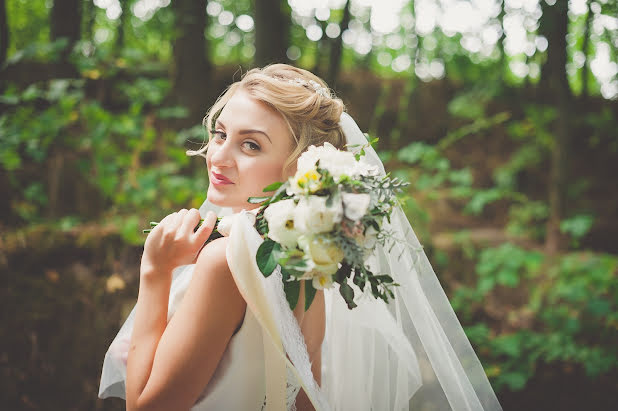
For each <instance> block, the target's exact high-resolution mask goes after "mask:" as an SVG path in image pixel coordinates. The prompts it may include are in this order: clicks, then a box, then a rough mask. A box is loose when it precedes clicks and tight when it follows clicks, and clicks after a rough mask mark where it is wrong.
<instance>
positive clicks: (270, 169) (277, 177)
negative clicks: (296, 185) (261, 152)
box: [251, 161, 283, 192]
mask: <svg viewBox="0 0 618 411" xmlns="http://www.w3.org/2000/svg"><path fill="white" fill-rule="evenodd" d="M282 169H283V164H280V163H279V162H275V161H272V162H268V163H266V164H262V165H261V166H260V167H259V170H260V172H259V173H256V172H252V173H251V176H252V179H253V181H254V184H255V185H256V188H258V190H259V191H260V192H261V191H262V189H263V188H264V187H266V186H267V185H269V184H272V183H274V182H276V181H282V179H283V176H282V175H281V171H282Z"/></svg>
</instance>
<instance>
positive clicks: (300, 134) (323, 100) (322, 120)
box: [187, 64, 346, 172]
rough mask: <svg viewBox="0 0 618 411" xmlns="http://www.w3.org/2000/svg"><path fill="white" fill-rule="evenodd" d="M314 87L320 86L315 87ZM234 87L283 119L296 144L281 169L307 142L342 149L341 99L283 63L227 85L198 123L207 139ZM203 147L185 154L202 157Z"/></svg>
mask: <svg viewBox="0 0 618 411" xmlns="http://www.w3.org/2000/svg"><path fill="white" fill-rule="evenodd" d="M316 83H317V84H316ZM316 87H319V88H320V89H319V90H316ZM238 90H243V91H245V92H247V93H248V94H249V95H250V96H251V97H253V98H255V99H256V100H258V101H261V102H263V103H265V104H267V105H268V106H269V107H272V108H273V109H274V110H276V111H277V112H279V114H281V116H282V117H283V119H284V120H285V121H286V123H287V125H288V128H289V130H290V134H291V135H292V138H293V139H294V141H295V143H296V147H295V148H294V150H292V153H291V154H290V156H289V157H288V160H287V161H286V163H285V164H284V166H283V169H282V172H285V170H287V169H288V167H290V166H291V165H292V164H293V163H295V162H296V160H297V159H298V157H299V156H300V154H301V153H302V152H303V151H305V150H306V149H307V148H308V147H309V146H311V145H315V146H320V145H322V144H324V143H325V142H329V143H331V144H332V145H333V146H335V147H337V148H339V149H344V146H345V144H346V141H345V136H344V134H343V131H342V130H341V127H340V126H339V119H340V117H341V113H342V112H343V111H344V110H345V106H344V104H343V102H342V101H341V99H339V98H337V97H335V96H334V95H333V93H332V92H331V91H330V89H329V88H328V86H327V85H326V83H325V82H324V81H323V80H322V79H320V78H319V77H317V76H316V75H314V74H313V73H311V72H309V71H307V70H303V69H300V68H297V67H293V66H290V65H287V64H272V65H268V66H266V67H264V68H254V69H252V70H249V71H248V72H247V73H245V75H244V76H243V77H242V78H241V80H240V81H237V82H235V83H233V84H232V85H230V86H229V87H228V88H227V90H226V91H225V92H224V93H223V94H222V95H221V96H219V98H218V99H217V101H216V102H215V104H214V105H213V106H212V107H211V108H210V110H208V113H207V114H206V117H204V120H203V122H202V124H203V125H204V126H205V127H206V129H207V130H208V141H210V139H211V137H212V136H211V130H212V129H214V128H215V122H216V121H217V117H219V114H220V113H221V110H223V107H225V105H226V104H227V102H228V101H229V100H230V98H232V96H233V95H234V93H235V92H236V91H238ZM207 149H208V142H207V143H206V144H205V145H204V146H203V147H202V148H200V149H199V150H195V151H193V150H188V151H187V155H190V156H195V155H202V156H203V155H204V153H205V152H206V150H207Z"/></svg>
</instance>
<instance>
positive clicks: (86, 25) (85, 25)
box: [82, 0, 124, 41]
mask: <svg viewBox="0 0 618 411" xmlns="http://www.w3.org/2000/svg"><path fill="white" fill-rule="evenodd" d="M83 1H84V6H83V7H84V8H83V11H82V14H83V19H82V20H83V21H82V38H83V39H85V40H89V41H92V36H93V32H94V21H95V19H96V17H97V8H96V6H95V5H94V3H93V0H83ZM123 12H124V9H123Z"/></svg>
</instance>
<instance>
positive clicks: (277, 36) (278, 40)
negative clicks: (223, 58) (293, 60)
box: [254, 0, 290, 67]
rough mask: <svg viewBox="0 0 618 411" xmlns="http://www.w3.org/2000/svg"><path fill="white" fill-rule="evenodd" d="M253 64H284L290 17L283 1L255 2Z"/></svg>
mask: <svg viewBox="0 0 618 411" xmlns="http://www.w3.org/2000/svg"><path fill="white" fill-rule="evenodd" d="M254 4H255V13H254V16H255V64H256V65H257V66H258V67H262V66H265V65H267V64H271V63H286V62H287V61H288V58H287V56H286V52H287V49H288V38H289V29H290V17H289V15H287V13H284V12H283V10H282V8H283V7H285V5H286V4H287V2H286V1H284V0H255V3H254Z"/></svg>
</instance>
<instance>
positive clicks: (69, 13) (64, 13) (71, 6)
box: [50, 0, 83, 62]
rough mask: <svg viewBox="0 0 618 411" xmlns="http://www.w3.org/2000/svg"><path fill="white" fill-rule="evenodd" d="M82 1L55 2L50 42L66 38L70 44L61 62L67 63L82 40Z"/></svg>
mask: <svg viewBox="0 0 618 411" xmlns="http://www.w3.org/2000/svg"><path fill="white" fill-rule="evenodd" d="M82 3H83V2H82V0H54V3H53V5H52V9H51V15H50V26H51V27H50V40H51V41H52V42H53V41H56V40H59V39H61V38H66V39H67V40H68V43H67V45H66V48H65V49H64V51H63V52H62V55H61V60H62V61H63V62H66V61H67V59H68V57H69V54H71V50H72V49H73V46H74V45H75V43H76V42H78V41H79V39H80V38H81V28H82V27H81V23H82Z"/></svg>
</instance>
